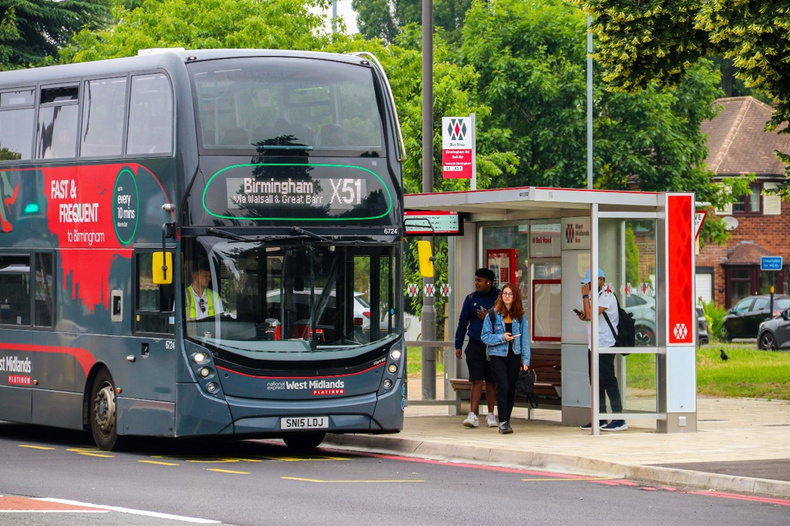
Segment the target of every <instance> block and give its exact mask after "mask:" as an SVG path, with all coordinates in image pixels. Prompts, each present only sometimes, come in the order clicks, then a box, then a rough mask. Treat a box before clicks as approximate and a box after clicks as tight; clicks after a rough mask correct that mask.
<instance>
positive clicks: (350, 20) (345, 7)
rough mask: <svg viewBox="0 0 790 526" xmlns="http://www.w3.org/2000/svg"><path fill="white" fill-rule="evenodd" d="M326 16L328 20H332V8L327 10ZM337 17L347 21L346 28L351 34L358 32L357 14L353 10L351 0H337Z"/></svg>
mask: <svg viewBox="0 0 790 526" xmlns="http://www.w3.org/2000/svg"><path fill="white" fill-rule="evenodd" d="M325 14H326V17H327V19H330V18H332V7H331V6H330V8H329V9H327V10H326V13H325ZM337 15H338V16H340V17H342V18H343V20H345V21H346V27H347V28H348V32H349V33H351V34H354V33H356V32H357V14H356V13H355V12H354V10H353V9H351V0H337ZM330 30H331V26H330Z"/></svg>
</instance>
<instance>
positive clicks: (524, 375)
mask: <svg viewBox="0 0 790 526" xmlns="http://www.w3.org/2000/svg"><path fill="white" fill-rule="evenodd" d="M537 379H538V373H537V372H535V370H534V369H528V370H526V371H524V370H523V369H522V370H519V372H518V378H517V379H516V393H517V394H520V395H521V396H524V397H526V399H527V402H529V404H530V405H531V406H532V407H538V402H537V400H535V381H536V380H537Z"/></svg>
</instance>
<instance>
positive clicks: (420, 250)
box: [417, 241, 436, 278]
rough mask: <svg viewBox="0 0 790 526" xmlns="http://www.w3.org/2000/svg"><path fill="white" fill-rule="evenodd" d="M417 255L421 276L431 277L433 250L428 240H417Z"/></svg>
mask: <svg viewBox="0 0 790 526" xmlns="http://www.w3.org/2000/svg"><path fill="white" fill-rule="evenodd" d="M417 255H418V259H419V262H420V274H421V275H422V277H423V278H432V277H433V262H434V260H436V258H435V257H433V250H432V248H431V242H430V241H417Z"/></svg>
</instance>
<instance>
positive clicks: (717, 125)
mask: <svg viewBox="0 0 790 526" xmlns="http://www.w3.org/2000/svg"><path fill="white" fill-rule="evenodd" d="M714 104H717V105H720V106H721V111H720V112H719V114H718V115H717V116H716V117H715V118H714V119H712V120H710V121H705V122H703V123H702V132H703V133H705V134H707V135H708V150H709V155H708V158H707V160H706V163H707V166H708V168H709V169H710V170H712V171H714V172H715V173H716V175H717V176H719V177H730V176H738V175H743V174H749V173H754V174H755V175H756V176H757V180H756V181H755V182H754V183H753V184H752V187H751V192H750V193H749V194H746V195H744V196H742V197H741V199H740V200H739V201H738V202H736V203H735V204H734V205H732V206H728V207H727V208H726V209H724V210H718V211H717V212H716V215H717V216H718V217H721V218H722V219H724V220H725V221H726V222H727V224H728V225H729V228H730V234H731V235H732V237H731V238H730V240H729V241H728V242H727V244H726V245H722V246H718V245H715V244H709V245H707V246H706V247H705V248H704V249H702V250H701V251H700V252H699V254H698V255H697V258H696V264H697V269H696V285H697V296H699V297H701V298H702V299H703V300H704V301H708V300H710V299H711V298H713V299H714V301H715V303H716V305H718V306H720V307H726V308H729V307H731V306H732V305H733V304H735V303H736V302H737V301H738V300H739V299H741V298H743V297H745V296H749V295H752V294H767V293H768V292H770V286H771V280H772V279H774V280H775V292H776V293H777V294H788V293H790V289H789V287H790V275H789V274H788V267H789V266H790V265H789V264H790V239H788V232H790V202H786V201H785V202H783V201H782V200H781V199H780V198H779V197H778V196H768V195H763V194H762V191H763V189H768V188H776V186H777V183H780V182H782V181H784V180H785V177H784V168H785V167H784V165H783V164H782V163H781V162H780V161H779V159H777V158H776V156H775V155H774V151H775V150H779V151H781V152H790V135H779V134H777V133H776V132H766V131H764V130H765V123H766V122H768V120H769V119H770V118H771V115H772V113H773V109H772V108H771V107H770V106H768V105H767V104H764V103H762V102H760V101H758V100H756V99H754V98H753V97H730V98H725V99H719V100H717V101H716V102H715V103H714ZM762 256H781V257H782V258H783V259H782V263H783V267H782V270H781V271H780V272H761V271H760V258H761V257H762Z"/></svg>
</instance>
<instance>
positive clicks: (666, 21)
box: [573, 0, 790, 198]
mask: <svg viewBox="0 0 790 526" xmlns="http://www.w3.org/2000/svg"><path fill="white" fill-rule="evenodd" d="M573 1H574V2H575V3H578V4H581V5H583V6H584V8H585V10H586V11H587V12H589V13H590V14H592V15H593V17H594V20H595V22H594V24H593V31H594V32H595V34H596V35H597V36H598V39H599V42H600V46H599V47H598V48H597V51H596V54H595V57H596V59H597V60H598V61H599V63H600V64H601V65H602V66H603V68H604V79H605V80H606V81H607V82H609V83H610V85H611V87H612V88H613V89H618V90H623V91H628V92H635V91H638V90H642V89H645V88H647V87H649V86H650V85H651V84H652V83H654V82H655V83H658V84H660V85H667V86H674V85H678V84H679V83H681V82H682V81H683V79H685V78H686V76H687V74H688V72H689V71H691V69H692V68H691V66H692V65H694V64H696V63H698V62H699V60H700V59H701V58H703V57H708V56H711V55H714V54H715V55H720V56H723V57H724V58H726V59H729V60H731V61H732V64H733V66H734V67H735V76H736V77H737V78H738V79H741V80H742V81H743V83H744V85H745V87H746V88H754V89H756V90H759V91H761V92H764V93H766V94H767V95H768V96H769V97H770V98H771V99H772V100H773V103H774V108H775V112H774V114H773V117H772V119H771V121H770V123H769V125H768V129H776V128H777V127H779V126H780V125H781V124H782V123H786V122H787V121H788V120H790V69H789V68H788V67H787V64H788V62H790V5H788V3H787V2H786V1H785V0H654V1H648V0H638V1H631V0H573ZM787 132H788V128H786V127H785V128H783V129H781V131H780V133H787ZM784 153H787V152H784ZM780 158H781V159H782V161H783V162H785V163H786V164H788V162H789V161H790V159H788V157H787V156H786V155H782V156H780ZM785 175H786V176H790V170H786V174H785ZM781 195H782V196H783V197H785V198H788V197H790V191H788V188H787V184H785V185H784V188H783V189H782V191H781Z"/></svg>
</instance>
